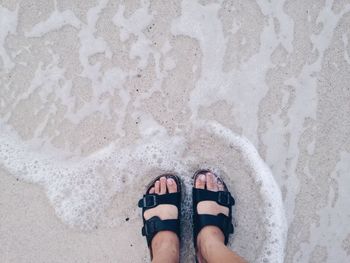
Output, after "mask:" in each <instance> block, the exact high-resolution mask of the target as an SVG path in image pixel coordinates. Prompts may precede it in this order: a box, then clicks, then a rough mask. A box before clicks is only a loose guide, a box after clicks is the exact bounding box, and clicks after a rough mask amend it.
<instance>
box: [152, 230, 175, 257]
mask: <svg viewBox="0 0 350 263" xmlns="http://www.w3.org/2000/svg"><path fill="white" fill-rule="evenodd" d="M179 245H180V242H179V238H178V236H177V235H176V234H175V233H174V232H171V231H161V232H159V233H157V234H156V235H155V236H154V237H153V239H152V244H151V247H152V252H153V255H155V254H157V253H159V252H163V251H167V252H168V253H175V254H176V253H178V252H179Z"/></svg>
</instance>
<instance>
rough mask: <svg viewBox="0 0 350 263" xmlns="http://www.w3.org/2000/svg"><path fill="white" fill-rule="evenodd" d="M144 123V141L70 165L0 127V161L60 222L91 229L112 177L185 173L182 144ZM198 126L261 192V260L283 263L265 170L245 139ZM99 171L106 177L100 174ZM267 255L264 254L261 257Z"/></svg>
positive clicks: (116, 185) (276, 203)
mask: <svg viewBox="0 0 350 263" xmlns="http://www.w3.org/2000/svg"><path fill="white" fill-rule="evenodd" d="M144 123H145V124H144V126H143V128H142V130H143V131H144V134H143V136H144V140H143V141H140V142H138V143H135V145H132V146H130V147H127V148H121V147H120V146H118V145H117V144H111V145H109V146H108V147H106V148H104V149H102V150H100V151H98V152H96V153H94V154H92V155H90V156H89V157H87V158H78V159H77V158H75V159H74V160H67V159H66V158H65V156H64V155H62V154H60V153H59V152H46V151H45V150H44V149H40V148H39V149H38V148H37V146H35V145H28V144H27V145H26V144H23V143H22V142H21V140H20V139H19V138H14V136H13V131H11V130H10V129H9V128H7V127H5V126H4V125H2V126H1V127H0V128H1V129H0V133H1V135H2V136H1V138H0V160H1V163H2V164H3V165H4V166H5V167H6V168H7V169H8V170H9V171H10V172H11V173H12V174H14V175H15V176H17V177H20V178H22V179H24V180H28V181H30V182H35V183H38V184H40V185H42V186H43V187H44V189H45V190H46V193H47V195H48V198H49V200H50V202H51V204H52V205H53V207H54V208H55V211H56V213H57V215H58V216H59V217H60V218H61V219H62V220H63V221H64V222H66V223H67V224H68V225H70V226H75V227H80V228H82V229H90V228H92V227H94V226H95V225H96V224H98V222H99V221H100V220H101V217H103V214H104V211H105V209H106V208H107V207H108V206H109V204H110V201H111V198H112V197H113V195H114V194H115V193H116V192H117V191H120V190H121V189H122V187H123V186H122V185H123V183H122V182H121V177H120V176H116V175H120V174H125V173H127V174H129V176H130V179H132V180H133V179H136V178H137V177H138V176H140V175H142V174H144V173H146V172H147V171H148V170H150V169H152V168H153V167H158V168H161V169H163V170H168V171H171V170H173V169H174V167H176V170H177V171H178V172H180V173H182V174H186V173H187V174H189V173H190V172H189V171H190V166H189V164H190V160H191V159H192V158H193V157H192V156H187V157H185V156H184V155H183V152H184V150H185V148H186V146H187V143H186V140H185V138H183V137H178V136H177V137H169V136H168V135H167V134H166V132H165V130H164V129H162V127H161V126H159V125H157V123H154V120H152V118H151V117H150V119H149V121H145V122H144ZM197 126H198V127H200V128H205V129H206V130H207V131H208V132H209V133H210V134H212V135H213V136H216V137H217V139H220V138H221V139H224V140H225V141H226V142H227V143H228V144H230V145H231V146H232V147H234V148H235V149H236V150H238V151H239V152H240V153H241V154H242V157H243V160H244V161H245V162H246V164H247V165H248V167H249V168H250V169H251V170H252V174H253V176H254V180H255V183H256V185H257V186H259V188H260V194H261V197H262V203H261V206H262V207H263V208H264V210H265V215H266V220H264V222H265V223H266V225H265V226H264V227H265V228H266V231H267V234H266V240H264V244H263V250H262V254H261V255H260V258H261V260H263V259H264V260H269V261H268V262H283V256H284V254H283V251H284V246H285V241H286V232H287V227H286V220H285V215H284V209H283V205H282V200H281V193H280V190H279V188H278V186H277V184H276V182H275V180H274V178H273V176H272V174H271V172H270V170H269V168H268V167H267V166H266V164H265V163H264V162H263V161H262V160H261V158H260V156H259V154H258V153H257V151H256V149H255V148H254V146H253V145H252V144H251V143H250V142H249V141H248V140H247V139H246V138H244V137H240V136H238V135H235V134H233V133H232V132H231V131H230V130H229V129H227V128H225V127H223V126H222V125H220V124H218V123H216V122H211V123H207V122H206V123H198V124H197ZM196 133H198V132H196ZM11 134H12V135H11ZM39 151H40V153H39ZM137 162H141V164H142V165H141V167H142V168H141V169H137V171H136V172H137V174H136V173H135V171H132V170H133V169H135V167H132V168H131V167H130V168H129V170H128V171H127V172H126V169H128V164H129V165H130V164H131V163H133V164H135V163H137ZM102 167H103V168H102ZM101 169H104V170H106V172H105V173H104V172H101ZM111 186H112V187H111ZM266 251H269V253H268V254H266V253H264V252H266Z"/></svg>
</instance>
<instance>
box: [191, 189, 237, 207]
mask: <svg viewBox="0 0 350 263" xmlns="http://www.w3.org/2000/svg"><path fill="white" fill-rule="evenodd" d="M192 189H193V191H192V193H193V195H192V196H193V202H194V203H196V204H198V203H199V202H202V201H214V202H217V203H218V204H219V205H222V206H225V207H228V208H230V207H231V206H233V205H234V204H235V199H234V198H233V197H232V195H231V193H230V192H228V191H217V192H213V191H209V190H206V189H198V188H192Z"/></svg>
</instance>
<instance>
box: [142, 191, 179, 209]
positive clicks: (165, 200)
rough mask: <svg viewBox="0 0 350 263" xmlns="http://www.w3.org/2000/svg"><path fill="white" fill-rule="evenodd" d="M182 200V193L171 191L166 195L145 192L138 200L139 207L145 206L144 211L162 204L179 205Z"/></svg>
mask: <svg viewBox="0 0 350 263" xmlns="http://www.w3.org/2000/svg"><path fill="white" fill-rule="evenodd" d="M180 202H181V193H180V192H176V193H171V194H164V195H157V194H145V195H143V198H141V199H140V200H139V202H138V207H140V208H143V211H146V210H148V209H151V208H153V207H156V206H157V205H160V204H168V205H174V206H176V207H179V204H180Z"/></svg>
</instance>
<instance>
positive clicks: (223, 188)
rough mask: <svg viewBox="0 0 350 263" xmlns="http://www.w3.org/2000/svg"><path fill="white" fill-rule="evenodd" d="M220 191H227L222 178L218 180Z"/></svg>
mask: <svg viewBox="0 0 350 263" xmlns="http://www.w3.org/2000/svg"><path fill="white" fill-rule="evenodd" d="M218 189H219V191H224V190H225V187H224V183H223V182H222V180H221V179H220V178H218Z"/></svg>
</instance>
